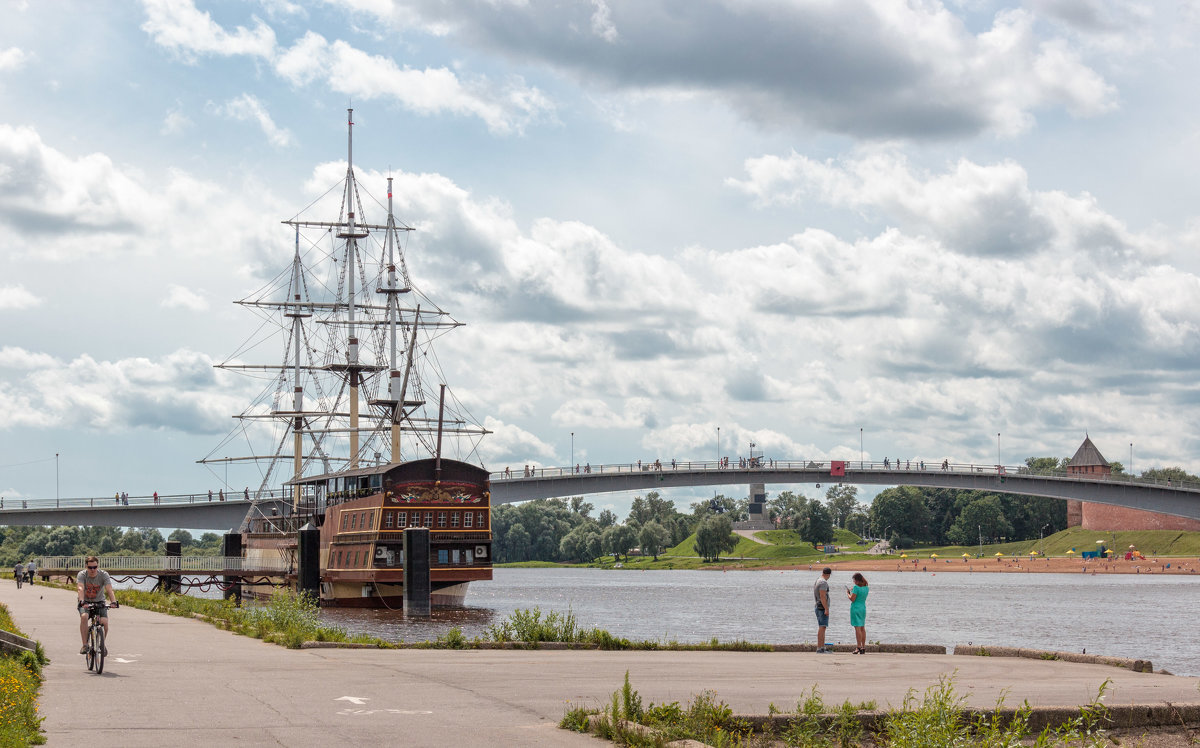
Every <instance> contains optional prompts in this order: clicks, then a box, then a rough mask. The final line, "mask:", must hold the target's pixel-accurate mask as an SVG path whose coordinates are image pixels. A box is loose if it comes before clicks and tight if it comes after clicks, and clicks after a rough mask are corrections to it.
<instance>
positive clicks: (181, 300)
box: [161, 284, 208, 312]
mask: <svg viewBox="0 0 1200 748" xmlns="http://www.w3.org/2000/svg"><path fill="white" fill-rule="evenodd" d="M161 305H162V306H164V307H166V308H168V309H173V308H178V309H189V310H191V311H193V312H203V311H205V310H206V309H208V299H206V298H204V297H203V296H201V295H200V294H198V293H196V292H195V291H192V290H191V289H189V288H184V287H183V286H177V285H174V284H172V285H170V286H167V295H166V296H165V297H163V300H162V302H161Z"/></svg>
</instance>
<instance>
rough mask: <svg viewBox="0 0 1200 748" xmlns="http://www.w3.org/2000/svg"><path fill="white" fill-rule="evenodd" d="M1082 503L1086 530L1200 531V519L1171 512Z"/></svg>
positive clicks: (1069, 514)
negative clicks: (1175, 514) (1177, 515)
mask: <svg viewBox="0 0 1200 748" xmlns="http://www.w3.org/2000/svg"><path fill="white" fill-rule="evenodd" d="M1074 503H1076V502H1068V503H1067V526H1068V527H1073V526H1074V525H1072V523H1071V504H1074ZM1080 503H1082V505H1083V506H1082V521H1081V523H1080V526H1081V527H1083V529H1085V530H1185V531H1192V532H1196V531H1200V520H1195V519H1188V518H1186V517H1176V516H1174V515H1171V514H1159V513H1158V512H1147V511H1145V510H1142V509H1127V508H1125V507H1120V506H1111V505H1109V504H1095V503H1093V502H1090V501H1085V502H1080Z"/></svg>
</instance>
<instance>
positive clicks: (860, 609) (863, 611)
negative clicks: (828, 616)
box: [850, 585, 871, 626]
mask: <svg viewBox="0 0 1200 748" xmlns="http://www.w3.org/2000/svg"><path fill="white" fill-rule="evenodd" d="M850 591H851V592H853V593H854V594H855V596H856V597H855V599H854V602H852V603H850V625H851V626H866V625H867V593H869V592H870V591H871V588H870V587H859V586H858V585H854V589H852V590H850Z"/></svg>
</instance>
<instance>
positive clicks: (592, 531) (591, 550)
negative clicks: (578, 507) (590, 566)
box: [559, 522, 600, 563]
mask: <svg viewBox="0 0 1200 748" xmlns="http://www.w3.org/2000/svg"><path fill="white" fill-rule="evenodd" d="M599 546H600V533H599V531H598V529H597V525H596V523H595V522H585V523H583V524H581V525H579V526H577V527H576V528H575V529H573V530H571V531H570V532H569V533H567V534H566V535H564V536H563V539H562V541H561V542H560V543H559V553H560V554H561V556H562V557H563V558H564V559H566V560H568V561H574V562H576V563H585V562H588V561H591V560H593V559H595V558H596V556H599V555H600V547H599Z"/></svg>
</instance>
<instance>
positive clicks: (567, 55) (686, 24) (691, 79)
mask: <svg viewBox="0 0 1200 748" xmlns="http://www.w3.org/2000/svg"><path fill="white" fill-rule="evenodd" d="M1062 1H1063V0H1060V2H1062ZM341 4H342V5H344V6H347V7H350V8H353V9H354V10H356V11H358V12H363V13H371V14H374V15H376V16H378V17H380V18H382V19H384V20H386V21H388V22H391V23H393V24H396V25H399V26H408V27H413V26H415V27H419V28H421V29H423V30H425V31H427V32H429V33H437V34H446V35H453V36H455V37H456V38H460V39H462V40H464V41H465V42H467V43H469V44H472V45H475V46H478V47H480V48H484V49H490V50H493V51H495V52H497V53H500V54H503V55H505V56H508V57H510V58H512V59H514V60H518V61H521V62H536V63H541V64H545V65H548V66H550V67H553V68H555V69H557V70H561V71H564V72H566V73H569V74H571V75H573V76H575V77H576V78H577V79H579V80H580V81H582V82H584V83H586V84H590V85H596V86H598V87H602V88H611V89H619V90H624V91H639V92H652V93H658V94H661V95H667V96H675V95H678V94H680V93H684V94H694V95H704V96H710V97H717V98H718V99H719V100H722V101H724V102H725V103H726V104H727V105H729V106H730V107H732V108H733V109H735V110H737V111H738V112H740V113H741V114H742V115H744V116H745V117H746V118H748V119H750V120H752V121H755V122H761V123H766V124H770V125H773V126H774V125H784V126H790V125H792V124H795V123H806V124H808V125H810V126H814V127H818V128H821V129H825V130H829V131H832V132H839V133H847V134H851V135H855V136H858V137H867V138H891V137H908V138H930V137H932V138H939V137H947V136H969V135H975V134H978V133H980V132H985V131H990V132H995V133H999V134H1002V135H1012V134H1015V133H1019V132H1023V131H1025V130H1027V129H1028V128H1029V127H1030V126H1031V125H1032V123H1033V121H1034V113H1035V112H1036V111H1038V110H1041V109H1058V108H1065V109H1067V110H1068V111H1070V112H1072V113H1074V114H1077V115H1080V116H1090V115H1094V114H1097V113H1100V112H1104V111H1108V110H1109V109H1111V108H1112V107H1113V106H1115V105H1116V93H1115V89H1114V88H1113V87H1112V86H1111V85H1110V84H1108V83H1107V82H1106V81H1104V80H1103V78H1101V76H1100V75H1099V74H1098V73H1097V72H1095V70H1093V69H1092V68H1091V67H1090V66H1089V65H1088V64H1087V63H1086V62H1085V61H1084V60H1083V59H1082V57H1081V56H1080V54H1079V53H1078V51H1077V50H1075V49H1074V48H1072V47H1071V46H1070V44H1069V43H1068V41H1067V40H1065V39H1062V38H1043V37H1041V36H1039V34H1038V30H1037V26H1036V23H1035V21H1036V16H1035V15H1034V14H1033V13H1031V12H1028V11H1025V10H1019V9H1018V10H1011V9H1009V10H1002V11H1000V12H998V13H997V14H996V15H995V17H994V19H993V22H992V25H991V27H990V28H987V29H984V30H982V31H980V32H978V33H976V32H973V31H972V30H970V29H968V28H967V26H966V24H965V23H964V22H963V20H962V19H961V18H959V17H958V16H956V15H955V14H953V13H951V12H950V11H949V10H948V9H947V8H946V7H945V6H944V5H943V4H942V3H940V2H930V3H905V4H897V3H894V2H891V1H890V0H851V1H849V2H839V3H784V2H762V3H741V2H733V0H705V1H704V2H694V3H689V4H688V7H687V12H686V13H681V12H679V9H678V8H677V7H676V4H675V3H673V2H671V1H670V0H604V1H603V2H601V1H600V0H597V2H595V3H589V4H584V3H574V4H569V3H557V2H552V0H528V1H527V2H522V3H495V2H490V0H476V1H475V2H472V3H470V4H469V5H470V9H469V10H464V8H463V6H462V5H455V6H453V7H451V6H447V5H445V4H444V3H441V2H439V1H438V0H405V1H403V2H399V3H394V4H389V5H381V4H375V3H366V2H362V0H341ZM618 29H619V34H618Z"/></svg>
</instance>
